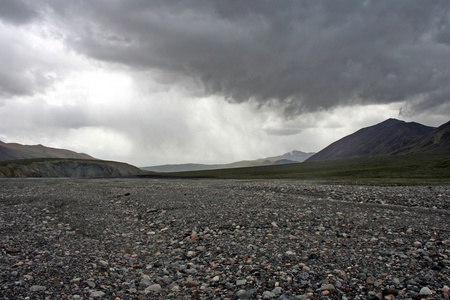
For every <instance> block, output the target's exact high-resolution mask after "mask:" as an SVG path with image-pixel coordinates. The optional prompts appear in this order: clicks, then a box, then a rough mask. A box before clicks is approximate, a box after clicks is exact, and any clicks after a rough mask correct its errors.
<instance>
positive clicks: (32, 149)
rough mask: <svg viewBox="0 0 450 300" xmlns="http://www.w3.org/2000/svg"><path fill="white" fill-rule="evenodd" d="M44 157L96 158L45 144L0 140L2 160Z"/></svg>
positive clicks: (0, 157)
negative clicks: (24, 143)
mask: <svg viewBox="0 0 450 300" xmlns="http://www.w3.org/2000/svg"><path fill="white" fill-rule="evenodd" d="M44 157H52V158H76V159H95V158H94V157H92V156H90V155H87V154H84V153H77V152H74V151H70V150H66V149H58V148H51V147H46V146H43V145H22V144H18V143H4V142H2V141H0V161H6V160H15V159H28V158H44Z"/></svg>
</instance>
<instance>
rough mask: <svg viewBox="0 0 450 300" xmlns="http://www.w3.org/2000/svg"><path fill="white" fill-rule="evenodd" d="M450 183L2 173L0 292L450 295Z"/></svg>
mask: <svg viewBox="0 0 450 300" xmlns="http://www.w3.org/2000/svg"><path fill="white" fill-rule="evenodd" d="M449 220H450V186H411V187H405V186H402V187H395V186H388V187H386V186H384V187H383V186H355V185H326V184H319V183H314V182H304V181H276V180H267V181H234V180H164V179H1V180H0V253H1V254H0V299H226V298H228V299H449V287H448V286H449V285H450V279H449V278H450V222H449Z"/></svg>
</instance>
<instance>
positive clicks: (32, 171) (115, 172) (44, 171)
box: [0, 158, 142, 178]
mask: <svg viewBox="0 0 450 300" xmlns="http://www.w3.org/2000/svg"><path fill="white" fill-rule="evenodd" d="M141 173H142V171H141V170H140V169H139V168H137V167H134V166H132V165H128V164H125V163H120V162H113V161H102V160H81V159H60V158H40V159H24V160H13V161H3V162H0V177H82V178H93V177H98V178H108V177H129V176H136V175H139V174H141Z"/></svg>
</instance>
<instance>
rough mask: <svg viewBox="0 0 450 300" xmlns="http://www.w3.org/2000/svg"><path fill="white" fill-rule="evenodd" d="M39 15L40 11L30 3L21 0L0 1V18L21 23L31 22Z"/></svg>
mask: <svg viewBox="0 0 450 300" xmlns="http://www.w3.org/2000/svg"><path fill="white" fill-rule="evenodd" d="M37 16H38V12H37V11H36V10H35V9H33V7H32V6H30V5H29V3H26V2H25V1H21V0H2V1H0V20H3V21H4V22H7V23H10V24H14V25H20V24H26V23H29V22H31V21H32V20H33V19H34V18H36V17H37Z"/></svg>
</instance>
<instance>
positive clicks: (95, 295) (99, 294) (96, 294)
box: [90, 291, 106, 299]
mask: <svg viewBox="0 0 450 300" xmlns="http://www.w3.org/2000/svg"><path fill="white" fill-rule="evenodd" d="M105 295H106V294H105V293H104V292H102V291H93V292H91V294H90V297H91V298H94V299H96V298H103V297H104V296H105Z"/></svg>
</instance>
